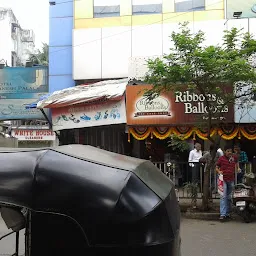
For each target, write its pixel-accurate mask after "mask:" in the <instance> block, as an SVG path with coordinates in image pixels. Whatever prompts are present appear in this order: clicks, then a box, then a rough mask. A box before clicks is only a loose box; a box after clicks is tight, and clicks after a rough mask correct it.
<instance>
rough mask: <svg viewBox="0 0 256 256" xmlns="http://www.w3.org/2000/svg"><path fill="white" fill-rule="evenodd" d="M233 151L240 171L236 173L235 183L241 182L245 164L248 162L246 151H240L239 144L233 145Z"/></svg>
mask: <svg viewBox="0 0 256 256" xmlns="http://www.w3.org/2000/svg"><path fill="white" fill-rule="evenodd" d="M234 153H235V154H236V155H237V158H238V162H239V167H240V169H241V172H240V173H238V174H237V183H242V182H243V177H244V173H245V167H246V164H247V163H248V157H247V154H246V152H245V151H242V150H241V147H240V146H239V145H235V146H234Z"/></svg>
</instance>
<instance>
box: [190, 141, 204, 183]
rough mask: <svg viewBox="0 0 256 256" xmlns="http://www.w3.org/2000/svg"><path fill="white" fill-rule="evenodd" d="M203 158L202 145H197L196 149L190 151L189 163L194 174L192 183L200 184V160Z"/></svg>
mask: <svg viewBox="0 0 256 256" xmlns="http://www.w3.org/2000/svg"><path fill="white" fill-rule="evenodd" d="M202 156H203V154H202V150H201V144H199V143H196V144H195V148H194V149H193V150H191V151H190V153H189V158H188V162H189V165H190V167H191V172H192V183H199V180H200V164H199V160H200V158H201V157H202Z"/></svg>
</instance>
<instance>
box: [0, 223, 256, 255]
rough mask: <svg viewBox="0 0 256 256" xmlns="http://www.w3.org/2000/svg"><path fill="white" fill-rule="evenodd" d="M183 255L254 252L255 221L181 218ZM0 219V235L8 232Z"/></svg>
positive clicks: (2, 245) (4, 244)
mask: <svg viewBox="0 0 256 256" xmlns="http://www.w3.org/2000/svg"><path fill="white" fill-rule="evenodd" d="M181 225H182V230H181V235H182V256H221V255H224V256H255V255H256V222H255V223H251V224H245V223H243V222H242V221H233V222H229V223H219V222H214V221H199V220H188V219H183V220H182V222H181ZM7 232H8V230H7V228H6V227H5V225H4V223H3V221H2V220H1V219H0V235H3V234H5V233H7ZM22 234H23V235H21V246H20V252H21V255H22V254H24V231H22ZM14 248H15V236H13V235H12V236H11V237H9V238H8V239H7V238H6V239H5V240H2V241H0V255H1V256H2V255H5V256H7V255H11V254H13V253H14Z"/></svg>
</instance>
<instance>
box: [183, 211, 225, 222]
mask: <svg viewBox="0 0 256 256" xmlns="http://www.w3.org/2000/svg"><path fill="white" fill-rule="evenodd" d="M181 216H183V217H185V218H187V219H195V220H211V221H216V220H219V217H220V214H219V213H216V212H190V211H187V212H182V213H181Z"/></svg>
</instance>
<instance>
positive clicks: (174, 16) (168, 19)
mask: <svg viewBox="0 0 256 256" xmlns="http://www.w3.org/2000/svg"><path fill="white" fill-rule="evenodd" d="M193 16H194V15H193V12H178V13H165V14H163V23H173V22H184V21H193Z"/></svg>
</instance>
